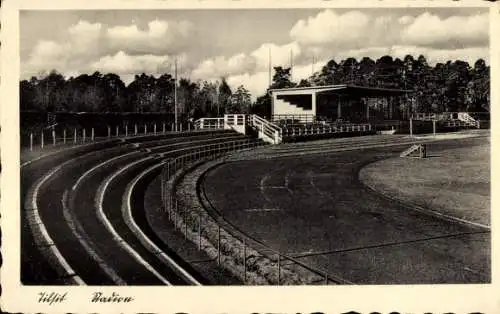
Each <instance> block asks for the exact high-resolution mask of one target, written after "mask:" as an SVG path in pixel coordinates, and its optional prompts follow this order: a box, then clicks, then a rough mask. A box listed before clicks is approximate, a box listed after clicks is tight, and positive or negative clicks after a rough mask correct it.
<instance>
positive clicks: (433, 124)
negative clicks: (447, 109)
mask: <svg viewBox="0 0 500 314" xmlns="http://www.w3.org/2000/svg"><path fill="white" fill-rule="evenodd" d="M432 133H433V134H434V137H436V120H432Z"/></svg>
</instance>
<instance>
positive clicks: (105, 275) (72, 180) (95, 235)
mask: <svg viewBox="0 0 500 314" xmlns="http://www.w3.org/2000/svg"><path fill="white" fill-rule="evenodd" d="M236 138H241V136H239V135H236V136H235V135H234V133H228V132H219V133H216V134H215V135H214V134H213V133H205V134H192V136H188V137H179V138H170V139H162V140H159V137H148V138H146V137H144V138H131V139H129V140H127V141H125V142H121V145H118V146H113V145H110V146H111V147H109V148H106V149H101V150H99V151H97V152H95V151H91V152H89V150H80V151H78V150H75V152H66V153H65V154H56V155H54V156H51V157H50V158H47V159H42V160H40V161H36V162H33V163H30V164H29V165H28V166H27V167H25V168H23V172H22V176H23V178H24V179H25V180H23V189H22V190H23V191H24V192H23V199H24V197H25V196H26V193H25V192H26V190H27V189H26V187H27V186H30V185H31V184H30V180H29V179H32V178H34V177H36V176H40V175H41V174H42V173H44V172H45V171H47V169H51V168H53V167H54V166H55V165H57V163H60V162H61V161H63V160H64V159H66V158H71V157H73V158H75V159H73V160H72V161H70V162H69V164H70V165H64V167H62V169H60V170H59V171H57V172H56V173H55V175H53V176H52V177H50V178H48V179H47V182H44V184H43V185H41V187H40V189H39V191H38V196H39V197H38V198H37V200H36V202H37V204H38V207H39V209H40V216H41V219H42V221H43V223H44V224H45V227H46V229H47V231H48V233H49V234H50V235H51V236H52V237H53V240H54V243H55V244H56V245H57V248H58V249H59V250H60V251H61V253H62V255H63V256H64V258H65V259H66V260H67V261H68V263H69V264H70V265H71V266H72V267H74V269H75V272H76V273H78V274H81V275H82V277H83V278H84V281H85V283H87V284H91V285H94V284H95V285H97V284H99V285H106V284H124V283H127V284H165V283H166V282H163V281H161V280H158V277H156V276H154V275H152V274H151V272H149V275H148V274H147V273H144V267H137V263H136V264H135V265H134V264H133V263H126V261H128V259H129V258H130V255H129V254H128V253H127V254H123V253H124V252H123V251H120V250H117V249H116V246H117V245H116V242H115V247H114V248H113V249H112V250H110V246H109V244H110V240H112V237H111V236H110V235H109V233H106V232H103V231H104V229H103V225H102V223H100V222H99V220H98V218H97V216H96V209H95V207H94V200H95V198H96V195H97V187H98V186H99V184H100V182H102V180H103V179H104V178H105V177H106V173H107V174H108V175H109V174H111V173H113V172H114V171H116V169H117V167H118V169H119V167H121V166H123V164H126V163H130V162H133V161H134V160H137V159H138V158H141V157H144V156H146V155H150V156H154V157H153V158H152V159H151V160H155V158H158V157H162V156H161V155H157V154H158V153H166V152H168V151H171V150H173V149H179V148H182V149H183V150H186V149H188V148H189V147H190V146H193V143H199V144H200V145H201V144H204V145H206V144H210V143H214V142H219V141H221V139H222V140H231V139H236ZM104 147H106V146H105V145H104V146H103V148H104ZM134 149H135V150H136V152H135V151H133V150H134ZM85 153H86V154H85ZM82 154H83V155H82ZM123 155H125V156H124V157H119V156H123ZM110 159H111V162H106V161H107V160H110ZM103 164H104V165H103ZM96 165H101V167H98V168H102V169H99V171H95V173H91V172H89V169H91V168H93V167H95V166H96ZM141 169H142V168H141ZM30 175H31V176H30ZM92 178H94V180H95V179H96V178H97V181H93V180H92ZM77 183H78V184H77ZM86 184H87V185H86ZM85 185H86V186H85ZM120 185H123V189H124V188H125V186H126V182H122V181H119V183H117V184H116V186H117V187H120ZM113 186H114V185H113ZM71 187H73V188H74V189H71ZM123 189H122V193H123V191H124V190H123ZM110 191H111V189H110ZM107 199H109V198H107ZM103 203H105V201H103ZM111 204H112V205H113V207H116V206H115V204H121V197H119V198H118V201H117V199H116V198H111ZM115 211H117V212H118V213H121V211H120V208H119V207H118V208H117V210H115V208H113V211H112V212H113V213H114V212H115ZM23 213H24V211H23ZM110 213H111V212H110ZM75 218H76V220H75ZM23 220H24V217H23ZM120 220H121V219H120ZM71 222H73V223H71ZM115 223H117V224H119V221H116V222H115ZM120 227H121V228H123V227H124V226H123V225H120ZM99 228H101V229H99ZM123 230H125V229H123ZM28 232H29V231H27V230H25V231H24V232H23V241H24V242H25V243H23V252H24V253H26V251H24V247H29V246H30V241H29V240H30V236H31V238H32V235H31V234H30V233H28ZM122 232H125V233H127V232H128V231H122ZM27 233H28V234H27ZM106 241H107V242H106ZM26 242H28V243H26ZM106 243H107V244H108V246H107V245H106ZM89 248H91V249H89ZM36 251H37V249H36V248H33V247H32V248H30V250H28V252H27V253H28V254H29V256H28V257H24V261H25V262H26V260H28V259H29V257H31V258H33V257H35V258H36V257H37V256H36V253H37V252H36ZM144 253H145V254H146V255H147V254H148V253H149V252H144ZM89 254H90V256H92V257H93V258H90V259H89ZM38 257H39V258H41V260H40V263H43V262H42V259H43V257H42V256H40V255H38ZM113 263H114V264H119V265H120V266H122V267H121V268H119V267H118V268H117V270H120V269H121V271H116V273H114V268H113V267H109V266H110V265H111V266H113ZM103 265H105V267H103ZM130 265H132V267H131V268H130V269H128V270H127V269H125V270H123V269H124V268H126V267H127V266H130ZM43 266H44V267H39V268H38V271H40V270H42V272H43V273H44V274H43V276H40V277H39V278H34V277H35V276H32V275H31V274H28V275H27V274H25V278H26V277H28V280H27V281H28V282H31V283H38V284H59V283H60V281H58V278H56V277H57V276H56V275H54V274H53V273H51V269H50V268H51V267H49V266H48V265H43ZM156 266H157V267H160V265H156ZM161 268H165V266H164V265H163V267H161ZM24 270H26V268H24ZM110 270H113V271H110ZM28 272H29V271H28ZM29 273H30V272H29ZM31 273H32V272H31Z"/></svg>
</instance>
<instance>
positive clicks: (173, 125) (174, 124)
mask: <svg viewBox="0 0 500 314" xmlns="http://www.w3.org/2000/svg"><path fill="white" fill-rule="evenodd" d="M174 125H175V123H172V132H173V131H174Z"/></svg>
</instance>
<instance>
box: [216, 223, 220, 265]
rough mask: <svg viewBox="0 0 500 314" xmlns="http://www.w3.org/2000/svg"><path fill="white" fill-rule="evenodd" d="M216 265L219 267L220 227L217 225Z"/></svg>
mask: <svg viewBox="0 0 500 314" xmlns="http://www.w3.org/2000/svg"><path fill="white" fill-rule="evenodd" d="M217 265H220V225H219V224H217Z"/></svg>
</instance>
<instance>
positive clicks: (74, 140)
mask: <svg viewBox="0 0 500 314" xmlns="http://www.w3.org/2000/svg"><path fill="white" fill-rule="evenodd" d="M73 135H74V139H73V144H75V145H76V128H75V132H74V133H73Z"/></svg>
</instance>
